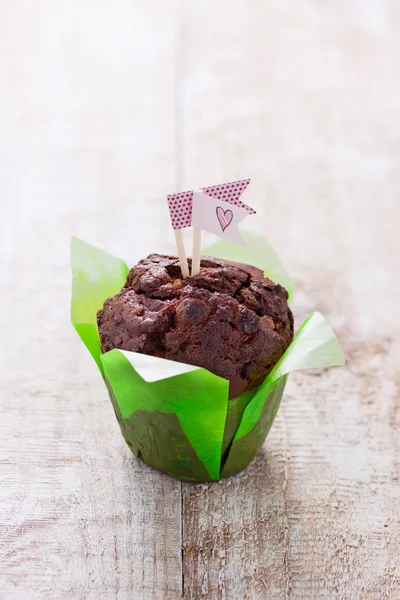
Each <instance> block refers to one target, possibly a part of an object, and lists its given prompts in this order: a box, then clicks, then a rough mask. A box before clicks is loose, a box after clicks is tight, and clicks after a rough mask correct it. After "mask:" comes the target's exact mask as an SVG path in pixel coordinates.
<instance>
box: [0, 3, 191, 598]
mask: <svg viewBox="0 0 400 600" xmlns="http://www.w3.org/2000/svg"><path fill="white" fill-rule="evenodd" d="M174 4H175V3H172V5H171V6H170V8H169V9H168V11H166V12H164V10H163V7H162V6H161V4H160V3H159V2H148V3H146V6H139V5H138V4H137V5H136V6H132V3H130V2H124V1H118V2H116V3H114V4H113V6H112V7H111V5H107V4H106V3H98V2H78V1H76V2H75V1H73V2H70V1H68V2H60V3H53V2H50V1H45V0H42V1H40V2H38V3H37V4H35V5H31V6H28V5H27V4H26V3H24V2H19V1H17V2H14V1H12V2H2V3H1V4H0V12H1V17H0V44H1V55H2V56H3V58H4V57H6V61H5V62H4V60H3V61H2V64H3V70H2V76H1V84H0V87H1V93H2V95H1V106H0V128H1V140H0V178H1V179H0V186H1V192H0V195H1V206H2V219H1V226H0V227H1V236H0V238H1V242H0V243H1V247H2V252H1V284H0V287H1V290H2V294H3V298H4V297H5V296H6V298H7V299H6V302H5V306H4V308H3V309H2V311H1V373H2V375H1V414H2V417H1V419H0V429H1V432H0V439H1V443H0V454H1V459H2V462H1V471H2V473H1V477H2V480H1V492H0V494H1V497H2V503H1V517H0V535H1V544H0V546H1V549H0V555H1V558H0V597H1V598H4V599H7V600H9V599H11V598H16V599H20V598H30V599H33V598H35V599H36V598H37V599H38V600H43V599H47V598H48V599H52V600H53V599H58V598H60V599H63V598H74V599H77V598H93V599H96V600H97V599H98V598H105V599H111V598H113V599H114V598H118V599H125V598H157V599H159V598H172V599H175V598H176V597H177V594H179V593H180V590H181V581H182V578H181V539H180V538H181V508H180V506H181V502H180V495H181V492H180V483H179V482H177V481H174V480H172V479H169V478H167V477H163V476H161V475H159V474H158V473H156V472H153V471H151V470H150V469H148V468H147V467H145V466H143V465H142V464H141V463H139V462H138V461H136V460H135V459H134V457H133V456H132V455H131V454H130V452H129V450H128V449H127V447H126V445H125V442H124V441H123V439H122V437H121V434H120V431H119V428H118V425H117V422H116V419H115V417H114V414H113V410H112V407H111V403H110V401H109V399H108V397H107V394H106V391H105V388H104V385H103V384H102V381H101V378H100V377H99V374H98V372H97V369H96V367H95V365H94V364H93V361H91V359H90V358H89V356H88V354H87V351H86V349H85V348H84V347H83V345H82V344H81V342H80V341H79V339H78V337H77V336H76V334H75V333H74V331H73V329H72V327H71V325H70V323H69V296H70V267H69V244H70V236H71V235H72V234H74V235H78V236H81V237H82V238H84V239H86V240H88V241H91V242H92V243H94V244H98V245H99V246H103V247H105V248H108V249H110V250H111V251H114V252H115V253H116V254H117V255H118V254H120V255H123V256H126V258H127V259H128V260H130V261H131V262H133V261H134V260H136V259H138V258H139V257H140V255H141V253H142V252H143V253H146V252H149V251H150V250H151V249H154V247H156V245H157V244H158V241H159V240H160V238H162V231H163V230H162V228H161V227H162V226H165V224H166V223H165V222H163V223H161V222H160V219H156V220H155V221H154V223H153V225H152V226H151V227H150V226H149V221H150V220H151V216H152V214H153V212H154V210H155V208H156V212H157V213H160V214H161V206H162V207H163V208H164V205H165V202H164V193H165V189H172V190H173V189H174V188H175V163H176V160H175V108H174V106H175V105H174V86H175V83H174V81H175V72H174V69H175V66H174V61H173V57H174V55H175V51H176V43H175V37H176V17H175V11H174V8H176V7H174ZM154 27H155V28H156V30H157V32H158V34H157V35H156V36H154V35H152V32H153V28H154ZM164 56H169V57H171V58H172V60H171V61H165V64H164V67H163V69H161V68H160V66H161V64H163V63H164ZM154 173H157V177H155V176H154ZM139 203H140V208H139ZM159 207H160V208H159ZM4 209H5V210H4ZM146 245H147V246H146Z"/></svg>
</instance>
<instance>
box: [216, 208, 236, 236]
mask: <svg viewBox="0 0 400 600" xmlns="http://www.w3.org/2000/svg"><path fill="white" fill-rule="evenodd" d="M217 219H218V221H219V224H220V225H221V229H222V231H225V229H226V228H227V227H228V225H229V224H230V223H231V222H232V219H233V212H232V211H231V210H229V208H228V210H224V209H223V208H222V206H217Z"/></svg>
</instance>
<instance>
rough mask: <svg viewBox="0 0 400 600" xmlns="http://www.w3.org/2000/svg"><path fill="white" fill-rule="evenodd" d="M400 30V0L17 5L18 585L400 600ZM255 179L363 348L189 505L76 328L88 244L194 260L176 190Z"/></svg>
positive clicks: (300, 382)
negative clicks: (131, 441) (150, 461)
mask: <svg viewBox="0 0 400 600" xmlns="http://www.w3.org/2000/svg"><path fill="white" fill-rule="evenodd" d="M399 27H400V12H399V9H398V3H397V2H396V0H369V1H368V2H366V1H365V0H364V1H361V0H346V1H344V0H338V1H336V2H331V3H327V2H325V3H323V2H314V1H312V0H299V1H298V2H296V3H293V2H288V1H287V0H283V1H279V2H275V1H273V0H268V1H262V0H254V2H253V1H252V2H248V1H247V0H237V1H236V0H235V1H234V2H227V1H225V0H221V2H211V0H203V1H202V2H195V1H194V0H188V1H187V2H186V1H185V2H179V0H176V1H173V2H172V3H171V2H168V3H167V2H161V0H150V1H148V2H145V3H139V2H128V1H127V0H116V2H114V3H112V6H111V4H108V3H103V2H94V0H84V1H79V2H78V0H69V1H68V2H66V1H64V0H62V1H61V2H57V3H54V2H50V1H49V0H37V2H35V3H26V2H22V0H12V1H11V0H3V2H0V54H1V56H2V67H1V69H0V204H1V209H2V218H1V220H0V249H1V254H0V256H1V260H0V289H1V291H2V311H1V312H0V334H1V345H0V369H1V373H0V403H1V407H0V409H1V419H0V459H1V462H0V477H1V482H0V483H1V488H0V496H1V505H0V537H1V543H0V597H2V598H3V597H4V598H6V599H7V600H8V599H11V600H14V599H18V600H19V599H20V598H29V599H30V600H35V599H36V598H37V599H40V600H42V599H46V598H51V599H55V600H58V599H64V598H74V599H75V598H95V599H96V600H97V599H98V598H100V599H102V598H105V599H114V598H118V599H122V600H125V599H128V598H129V599H130V598H134V599H136V598H138V599H142V598H143V599H145V600H147V599H148V598H157V599H159V598H162V599H164V598H167V599H168V598H173V599H175V598H179V597H180V593H181V589H182V584H183V585H184V590H185V598H210V599H212V600H214V599H215V598H217V599H218V598H226V599H228V600H230V599H232V598H233V599H234V600H235V599H236V598H240V599H242V598H257V599H258V598H260V599H265V598H268V599H269V598H295V599H307V600H308V599H309V598H318V599H324V600H325V599H330V598H343V599H345V600H348V599H350V600H353V599H354V600H355V599H357V600H358V599H361V598H362V599H365V598H366V599H379V600H380V599H382V598H388V599H389V598H390V599H396V598H400V580H399V570H398V564H399V548H400V514H399V504H400V503H399V500H400V484H399V456H400V448H399V444H400V442H399V429H400V427H399V426H400V423H399V415H400V411H399V385H400V375H399V366H398V356H399V342H398V339H399V334H400V326H399V319H398V317H397V310H398V307H397V304H398V301H397V298H398V297H399V292H400V289H399V287H400V282H399V278H398V258H397V257H398V255H399V250H400V248H399V236H398V230H399V203H398V190H399V189H400V171H399V168H398V164H399V150H398V139H399V135H400V125H399V123H400V119H399V106H400V85H399V81H398V76H397V75H398V64H399V58H400V38H399V36H398V31H399ZM247 176H250V177H252V184H251V186H250V187H249V189H248V192H247V193H248V194H249V196H248V202H249V204H250V205H251V206H254V208H255V209H256V210H257V212H258V217H255V220H257V219H258V222H259V223H260V225H261V226H262V227H263V229H264V231H265V233H266V235H267V236H268V238H269V239H270V241H271V242H272V243H273V245H274V246H275V248H276V249H277V251H278V252H279V254H280V255H281V256H282V258H283V259H284V261H285V263H286V265H287V267H288V269H289V271H290V273H291V274H292V275H293V276H294V277H295V280H296V288H297V294H296V297H295V300H294V310H295V314H296V319H297V323H298V324H299V323H300V322H301V321H302V319H303V318H304V317H305V316H306V315H307V314H308V313H309V312H311V311H312V310H315V309H317V310H320V311H321V312H322V313H323V314H324V315H325V316H326V317H327V318H328V319H329V321H330V322H331V324H332V325H333V326H334V328H335V329H336V331H337V333H338V335H339V337H340V339H341V341H342V344H343V347H344V349H345V352H346V355H347V359H348V363H347V365H346V367H345V368H343V369H341V370H330V371H315V372H312V373H311V372H310V373H304V374H296V375H294V376H292V377H291V378H290V380H289V384H288V387H287V393H286V395H285V399H284V402H283V405H282V410H281V411H280V413H279V414H278V417H277V421H276V424H275V426H274V428H273V430H272V432H271V435H270V436H269V438H268V440H267V443H266V445H265V447H264V449H263V452H262V453H261V455H260V456H259V457H258V458H257V460H256V461H255V463H254V464H253V465H252V466H251V467H250V468H249V469H248V470H247V471H246V472H245V473H243V474H241V475H239V476H238V477H236V478H234V479H231V480H228V481H224V482H220V483H217V484H209V485H196V486H192V485H189V484H185V485H184V486H183V490H182V495H183V497H182V508H181V486H180V484H179V483H178V482H175V481H173V480H171V479H168V478H166V477H163V476H162V475H159V474H158V473H155V472H152V471H150V470H149V469H147V468H146V467H144V466H142V465H141V464H140V463H138V462H137V461H136V460H135V459H134V458H133V457H131V455H130V454H129V451H128V449H127V448H126V446H125V444H124V442H123V440H122V437H121V436H120V433H119V430H118V426H117V423H116V421H115V418H114V415H113V412H112V408H111V405H110V403H109V400H108V398H107V396H106V393H105V390H104V387H103V384H102V382H101V380H100V378H99V375H98V373H97V371H96V368H95V365H94V364H93V363H92V361H91V359H90V358H89V356H88V354H87V352H86V350H85V348H83V346H82V345H81V344H80V342H79V340H78V338H77V336H76V334H75V333H74V332H73V330H72V328H71V326H70V324H69V318H68V312H69V288H70V274H69V256H68V246H69V237H70V235H72V234H75V235H78V236H80V237H82V238H84V239H85V240H87V241H89V242H92V243H94V244H97V245H99V246H102V247H104V248H106V249H108V250H110V251H112V252H114V253H115V254H117V255H120V256H123V257H124V258H125V259H126V260H127V261H128V262H129V263H133V262H134V261H136V260H137V259H139V258H142V257H143V256H145V255H146V254H148V253H150V252H154V251H157V250H164V251H167V252H173V251H174V246H175V240H174V234H173V231H172V228H171V226H170V222H169V215H168V210H167V206H166V200H165V194H166V193H168V192H173V191H177V190H182V189H198V188H199V187H201V186H204V185H208V184H213V183H215V182H217V181H229V180H234V179H240V178H243V177H247ZM185 235H186V234H185ZM186 237H188V235H186ZM204 237H205V241H207V240H209V239H211V236H209V235H208V234H204ZM181 513H183V523H182V525H183V528H182V534H183V539H182V540H181ZM181 542H182V544H181ZM181 546H182V547H183V563H182V556H181ZM182 568H183V576H184V577H183V582H182Z"/></svg>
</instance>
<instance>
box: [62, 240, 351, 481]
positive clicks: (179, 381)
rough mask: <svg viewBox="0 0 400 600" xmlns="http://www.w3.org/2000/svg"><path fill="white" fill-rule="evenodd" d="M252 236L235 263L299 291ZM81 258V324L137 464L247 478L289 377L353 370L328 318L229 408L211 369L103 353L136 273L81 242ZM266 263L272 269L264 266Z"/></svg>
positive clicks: (314, 320) (75, 250) (197, 475)
mask: <svg viewBox="0 0 400 600" xmlns="http://www.w3.org/2000/svg"><path fill="white" fill-rule="evenodd" d="M244 237H245V239H246V241H247V243H248V247H245V248H244V249H243V250H242V252H241V255H240V256H238V254H237V252H236V255H235V256H234V257H233V258H234V259H235V260H237V261H241V262H244V261H246V262H247V263H251V264H255V266H258V267H261V268H262V269H263V270H264V272H265V274H266V275H267V276H270V277H271V279H273V278H274V280H275V281H277V282H279V283H281V284H282V285H285V286H286V287H287V288H289V290H290V292H291V290H292V285H291V282H290V279H289V278H288V275H287V273H286V271H285V270H284V269H283V267H282V265H281V263H280V262H279V259H278V258H277V257H276V255H275V254H274V253H273V251H272V250H271V248H270V247H269V245H268V243H267V242H266V241H265V240H264V239H263V238H261V237H260V236H254V235H251V234H250V235H249V234H247V235H245V236H244ZM223 244H226V245H227V246H228V247H229V246H230V244H229V243H226V242H224V243H223ZM223 244H221V242H219V243H218V244H216V245H215V247H214V252H213V255H218V256H219V257H225V258H229V254H228V255H227V254H225V255H224V245H223ZM208 254H210V255H211V254H212V250H209V252H208ZM71 255H72V273H73V282H72V301H71V320H72V323H73V325H74V327H75V329H76V331H77V332H78V334H79V336H80V337H81V339H82V341H83V342H84V343H85V345H86V346H87V348H88V350H89V352H90V353H91V355H92V357H93V358H94V360H95V361H96V364H97V365H98V367H99V370H100V372H101V374H102V376H103V378H104V381H105V383H106V386H107V388H108V391H109V395H110V398H111V401H112V404H113V407H114V411H115V414H116V417H117V419H118V422H119V425H120V428H121V431H122V434H123V436H124V438H125V441H126V442H127V444H128V446H129V447H130V449H131V450H132V452H133V453H134V454H135V456H137V458H139V459H140V460H142V461H143V462H145V463H146V464H147V465H149V466H150V467H152V468H154V469H157V470H159V471H162V472H163V473H166V474H168V475H171V476H173V477H176V478H179V479H183V480H187V481H196V482H198V481H215V480H218V479H221V478H224V477H229V476H231V475H234V474H236V473H239V472H240V471H242V470H243V469H244V468H246V466H247V465H248V464H249V463H250V462H251V461H252V460H253V459H254V458H255V456H256V455H257V453H258V452H259V450H260V448H261V446H262V444H263V443H264V440H265V438H266V436H267V434H268V432H269V430H270V428H271V426H272V423H273V421H274V419H275V416H276V413H277V411H278V409H279V405H280V401H281V398H282V394H283V391H284V388H285V384H286V380H287V376H288V373H289V372H291V371H295V370H298V369H303V368H310V367H322V366H324V367H328V366H334V365H339V364H343V363H344V357H343V353H342V351H341V349H340V346H339V343H338V341H337V339H336V337H335V335H334V333H333V331H332V329H331V328H330V327H329V325H328V324H327V322H326V321H325V320H324V318H323V317H322V316H321V315H320V314H319V313H313V314H312V315H310V317H308V318H307V319H306V321H305V322H304V324H303V325H302V327H301V329H300V331H299V332H298V334H297V336H296V337H295V339H294V341H293V342H292V344H291V345H290V346H289V348H288V349H287V350H286V352H285V353H284V355H283V356H282V358H281V359H280V361H279V362H278V364H277V365H276V366H275V368H274V370H273V371H272V372H271V373H270V374H269V375H268V377H267V378H266V379H265V381H264V382H263V383H262V384H261V385H260V386H259V387H258V388H256V389H254V390H251V391H249V392H246V393H245V394H243V395H241V396H239V397H238V398H235V399H233V400H228V392H229V382H228V381H227V380H225V379H223V378H221V377H218V376H217V375H214V374H212V373H210V372H209V371H207V370H206V369H202V368H200V367H195V366H193V365H187V364H184V363H177V362H174V361H170V360H166V359H163V358H156V357H152V356H147V355H143V354H138V353H134V352H127V351H124V350H111V351H110V352H107V353H105V354H102V353H101V348H100V341H99V335H98V330H97V320H96V313H97V311H98V310H99V309H100V308H102V306H103V303H104V300H105V299H106V298H108V297H109V296H113V295H114V294H116V293H117V292H119V290H120V289H121V287H122V286H123V285H124V283H125V280H126V276H127V274H128V272H129V269H128V267H127V266H126V264H125V263H124V262H123V261H121V260H119V259H117V258H115V257H113V256H111V255H110V254H108V253H106V252H104V251H103V250H99V249H97V248H95V247H93V246H90V245H89V244H86V243H85V242H82V241H81V240H78V239H77V238H73V240H72V252H71ZM257 257H258V258H257ZM260 257H266V258H268V261H267V262H266V263H264V264H260ZM272 274H273V275H272Z"/></svg>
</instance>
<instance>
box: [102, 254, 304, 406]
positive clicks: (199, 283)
mask: <svg viewBox="0 0 400 600" xmlns="http://www.w3.org/2000/svg"><path fill="white" fill-rule="evenodd" d="M189 265H190V259H189ZM287 299H288V294H287V291H286V290H285V289H284V288H283V287H282V286H281V285H279V284H275V283H273V282H272V281H271V280H270V279H268V278H266V277H264V276H263V273H262V271H260V270H259V269H257V268H256V267H251V266H249V265H244V264H239V263H233V262H229V261H224V260H220V259H215V258H209V257H203V258H202V260H201V265H200V273H199V274H198V275H194V276H193V277H188V278H186V279H182V274H181V268H180V265H179V260H178V258H176V257H174V256H165V255H160V254H151V255H150V256H148V257H147V258H145V259H143V260H141V261H140V262H139V263H138V264H137V265H136V266H135V267H133V268H132V269H131V271H130V272H129V274H128V277H127V280H126V283H125V286H124V287H123V288H122V290H121V291H120V292H119V293H118V294H116V295H115V296H113V297H112V298H108V299H107V300H106V301H105V303H104V307H103V309H102V310H99V311H98V313H97V322H98V327H99V335H100V341H101V346H102V351H103V352H108V351H109V350H112V349H113V348H119V349H121V350H130V351H131V352H141V353H143V354H149V355H151V356H158V357H162V358H167V359H169V360H175V361H178V362H183V363H188V364H191V365H196V366H199V367H203V368H205V369H208V370H209V371H211V372H212V373H215V374H216V375H219V376H220V377H224V378H225V379H228V380H229V382H230V388H229V398H236V397H237V396H239V395H240V394H242V393H243V392H245V391H247V390H249V389H252V388H254V387H256V386H258V385H260V383H262V381H263V380H264V379H265V377H266V376H267V375H268V373H269V372H270V371H271V370H272V368H273V367H274V365H275V364H276V363H277V361H278V360H279V358H280V357H281V356H282V354H283V353H284V351H285V350H286V348H287V347H288V346H289V344H290V342H291V341H292V339H293V315H292V312H291V310H290V308H289V306H288V304H287Z"/></svg>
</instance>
